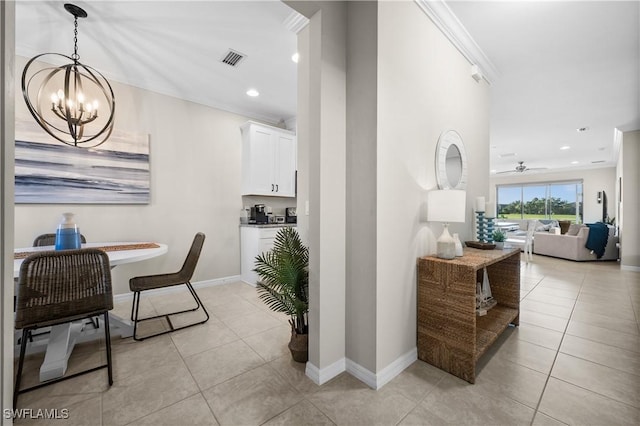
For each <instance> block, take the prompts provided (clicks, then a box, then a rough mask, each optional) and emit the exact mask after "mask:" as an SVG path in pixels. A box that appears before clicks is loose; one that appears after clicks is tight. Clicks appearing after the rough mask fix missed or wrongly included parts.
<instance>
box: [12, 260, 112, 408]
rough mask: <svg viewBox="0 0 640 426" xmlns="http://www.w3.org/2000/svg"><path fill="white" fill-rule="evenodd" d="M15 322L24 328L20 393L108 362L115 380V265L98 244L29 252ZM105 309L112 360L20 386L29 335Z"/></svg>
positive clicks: (22, 271)
mask: <svg viewBox="0 0 640 426" xmlns="http://www.w3.org/2000/svg"><path fill="white" fill-rule="evenodd" d="M17 296H18V297H17V304H16V316H15V328H16V330H20V329H22V339H21V343H20V359H19V362H18V373H17V377H16V382H15V388H14V393H13V406H14V408H15V406H16V404H17V402H18V395H19V394H21V393H24V392H28V391H31V390H34V389H38V388H41V387H42V386H46V385H49V384H51V383H56V382H59V381H62V380H67V379H70V378H72V377H76V376H79V375H81V374H85V373H89V372H92V371H96V370H99V369H101V368H105V367H106V368H107V372H108V378H109V386H111V385H112V384H113V374H112V368H111V339H110V338H111V336H110V334H109V314H108V311H109V310H111V309H113V292H112V287H111V268H110V265H109V257H108V256H107V254H106V253H105V252H104V251H102V250H98V249H79V250H60V251H45V252H41V253H36V254H32V255H31V256H28V257H27V258H26V259H25V260H24V261H23V262H22V265H21V267H20V275H19V278H18V292H17ZM97 315H103V317H104V337H105V346H106V352H107V363H106V364H103V365H100V366H97V367H94V368H91V369H88V370H84V371H81V372H78V373H75V374H70V375H68V376H64V377H61V378H59V379H54V380H50V381H47V382H45V383H41V384H39V385H36V386H33V387H30V388H26V389H20V381H21V378H22V367H23V364H24V356H25V351H26V348H27V340H28V339H27V335H28V333H29V332H30V331H31V330H34V329H36V328H41V327H48V326H54V325H58V324H64V323H68V322H72V321H76V320H81V319H85V318H91V317H93V316H97Z"/></svg>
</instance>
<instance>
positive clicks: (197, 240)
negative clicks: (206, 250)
mask: <svg viewBox="0 0 640 426" xmlns="http://www.w3.org/2000/svg"><path fill="white" fill-rule="evenodd" d="M204 239H205V235H204V234H203V233H202V232H198V233H197V234H196V236H195V237H193V242H192V243H191V248H190V249H189V253H188V254H187V258H186V259H185V260H184V264H183V265H182V269H180V272H178V274H179V275H180V279H182V280H184V281H185V282H186V281H191V277H193V272H194V271H195V270H196V265H197V264H198V259H200V252H201V251H202V246H203V244H204Z"/></svg>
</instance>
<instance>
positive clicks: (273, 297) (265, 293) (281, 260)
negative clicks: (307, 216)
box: [254, 227, 309, 334]
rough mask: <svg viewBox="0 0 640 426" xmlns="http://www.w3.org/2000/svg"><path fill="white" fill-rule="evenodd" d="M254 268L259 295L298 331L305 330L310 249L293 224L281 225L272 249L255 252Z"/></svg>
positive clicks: (306, 327)
mask: <svg viewBox="0 0 640 426" xmlns="http://www.w3.org/2000/svg"><path fill="white" fill-rule="evenodd" d="M255 266H256V267H255V269H254V271H255V272H256V273H257V274H258V276H259V277H260V281H258V287H257V290H258V295H259V297H260V299H261V300H262V301H264V302H265V304H266V305H267V306H268V307H269V309H271V310H273V311H275V312H284V313H286V314H287V315H289V316H290V317H291V320H290V322H291V324H292V327H294V329H295V330H296V332H297V333H298V334H306V333H307V331H308V325H307V315H306V314H307V312H308V311H309V249H308V248H307V247H306V246H305V245H304V244H302V241H301V240H300V236H299V235H298V232H297V231H296V230H295V228H293V227H285V228H281V229H280V230H279V231H278V233H277V234H276V238H275V241H274V245H273V250H271V251H269V252H265V253H262V254H260V255H258V256H256V261H255Z"/></svg>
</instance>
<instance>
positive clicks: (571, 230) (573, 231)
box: [567, 223, 582, 236]
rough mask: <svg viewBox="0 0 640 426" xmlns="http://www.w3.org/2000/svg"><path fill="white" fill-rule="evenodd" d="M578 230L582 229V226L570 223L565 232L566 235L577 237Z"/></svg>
mask: <svg viewBox="0 0 640 426" xmlns="http://www.w3.org/2000/svg"><path fill="white" fill-rule="evenodd" d="M580 228H582V225H580V224H577V223H572V224H571V225H570V226H569V230H568V231H567V235H573V236H576V235H578V232H580Z"/></svg>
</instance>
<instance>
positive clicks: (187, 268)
mask: <svg viewBox="0 0 640 426" xmlns="http://www.w3.org/2000/svg"><path fill="white" fill-rule="evenodd" d="M204 239H205V235H204V234H203V233H202V232H198V233H197V234H196V236H195V237H194V239H193V243H191V249H190V250H189V254H187V258H186V259H185V261H184V264H183V265H182V268H181V269H180V270H179V271H178V272H174V273H169V274H159V275H146V276H142V277H135V278H131V279H130V280H129V289H130V290H131V291H133V304H132V305H131V321H133V338H134V340H137V341H141V340H144V339H148V338H149V337H155V336H160V335H161V334H166V333H170V332H172V331H176V330H182V329H183V328H187V327H192V326H194V325H198V324H204V323H205V322H207V321H208V320H209V313H208V312H207V310H206V309H205V307H204V305H203V304H202V301H200V298H199V297H198V294H197V293H196V291H195V290H194V288H193V286H192V285H191V282H190V281H191V278H192V277H193V272H194V271H195V269H196V265H197V264H198V259H199V258H200V252H201V251H202V245H203V244H204ZM182 284H184V285H186V286H187V289H189V292H190V293H191V296H193V299H194V300H195V302H196V307H195V308H193V309H185V310H183V311H177V312H171V313H168V314H161V315H156V316H153V317H148V318H138V311H139V309H140V293H142V292H143V291H145V290H154V289H158V288H164V287H172V286H176V285H182ZM200 308H202V310H203V311H204V314H205V315H206V319H205V320H204V321H198V322H194V323H192V324H188V325H184V326H182V327H178V328H175V327H174V326H173V324H172V323H171V319H170V318H169V316H170V315H177V314H183V313H186V312H194V311H197V310H198V309H200ZM163 317H164V318H166V320H167V323H168V324H169V330H165V331H161V332H159V333H155V334H151V335H148V336H144V337H139V336H138V335H137V331H138V323H139V322H142V321H148V320H152V319H157V318H163Z"/></svg>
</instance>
